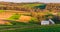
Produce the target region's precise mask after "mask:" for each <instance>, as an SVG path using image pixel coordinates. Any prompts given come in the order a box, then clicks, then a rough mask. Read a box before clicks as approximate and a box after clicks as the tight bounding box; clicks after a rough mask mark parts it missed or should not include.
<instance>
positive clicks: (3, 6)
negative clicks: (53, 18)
mask: <svg viewBox="0 0 60 32" xmlns="http://www.w3.org/2000/svg"><path fill="white" fill-rule="evenodd" d="M36 8H37V9H36ZM38 9H39V10H41V9H45V10H58V11H59V10H60V3H41V2H31V3H13V2H0V10H19V11H32V10H35V11H36V10H38Z"/></svg>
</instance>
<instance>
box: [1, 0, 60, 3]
mask: <svg viewBox="0 0 60 32" xmlns="http://www.w3.org/2000/svg"><path fill="white" fill-rule="evenodd" d="M0 1H5V2H17V3H20V2H44V3H60V0H0Z"/></svg>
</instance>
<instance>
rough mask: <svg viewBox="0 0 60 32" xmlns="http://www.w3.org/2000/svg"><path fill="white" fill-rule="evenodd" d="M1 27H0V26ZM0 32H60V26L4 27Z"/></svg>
mask: <svg viewBox="0 0 60 32" xmlns="http://www.w3.org/2000/svg"><path fill="white" fill-rule="evenodd" d="M0 27H1V26H0ZM0 32H60V25H50V26H40V25H32V24H27V25H24V24H22V25H18V26H5V27H3V28H2V29H1V28H0Z"/></svg>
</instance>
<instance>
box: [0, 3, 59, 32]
mask: <svg viewBox="0 0 60 32" xmlns="http://www.w3.org/2000/svg"><path fill="white" fill-rule="evenodd" d="M55 5H56V7H57V8H56V7H55ZM50 6H52V8H51V7H50ZM59 7H60V6H59V5H58V4H49V3H47V4H46V3H12V2H11V3H8V2H1V3H0V32H60V10H59ZM49 19H51V20H52V21H53V22H54V23H55V24H52V23H50V21H49ZM42 21H49V24H47V25H41V22H42Z"/></svg>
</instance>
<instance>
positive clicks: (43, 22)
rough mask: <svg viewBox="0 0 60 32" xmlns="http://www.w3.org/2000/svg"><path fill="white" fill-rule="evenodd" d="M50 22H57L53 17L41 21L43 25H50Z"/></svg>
mask: <svg viewBox="0 0 60 32" xmlns="http://www.w3.org/2000/svg"><path fill="white" fill-rule="evenodd" d="M50 24H55V22H54V21H52V20H51V19H49V20H43V21H41V25H50Z"/></svg>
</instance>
